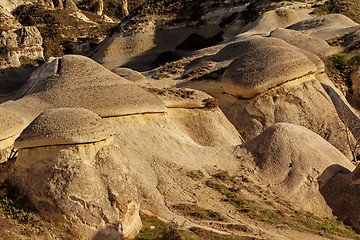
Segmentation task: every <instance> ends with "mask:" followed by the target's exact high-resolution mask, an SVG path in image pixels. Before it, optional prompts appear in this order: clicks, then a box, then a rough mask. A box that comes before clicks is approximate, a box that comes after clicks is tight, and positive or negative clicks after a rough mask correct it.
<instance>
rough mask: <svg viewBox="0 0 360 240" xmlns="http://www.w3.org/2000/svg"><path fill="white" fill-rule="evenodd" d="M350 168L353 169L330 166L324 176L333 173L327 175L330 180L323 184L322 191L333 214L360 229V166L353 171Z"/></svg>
mask: <svg viewBox="0 0 360 240" xmlns="http://www.w3.org/2000/svg"><path fill="white" fill-rule="evenodd" d="M349 170H352V169H346V168H343V167H341V166H339V165H336V164H334V165H331V166H329V167H328V168H327V169H326V170H325V171H324V172H323V174H322V177H324V176H327V175H329V173H331V174H330V176H328V177H327V178H328V181H327V182H325V183H324V184H322V185H321V187H320V192H321V194H322V195H323V197H324V199H325V200H326V203H327V204H328V205H329V206H330V207H331V209H332V210H333V214H334V215H335V216H337V217H338V218H340V219H341V220H343V221H344V223H346V224H349V225H351V226H352V227H353V228H355V229H356V230H357V231H359V230H360V219H359V214H358V212H359V210H360V204H359V200H360V199H359V194H360V188H359V182H360V172H359V167H357V168H356V169H355V170H354V171H353V172H351V171H349Z"/></svg>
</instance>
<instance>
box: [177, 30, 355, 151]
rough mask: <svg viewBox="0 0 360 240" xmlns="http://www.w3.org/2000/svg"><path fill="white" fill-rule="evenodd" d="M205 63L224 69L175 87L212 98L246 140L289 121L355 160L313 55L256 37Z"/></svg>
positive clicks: (348, 136)
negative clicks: (310, 131)
mask: <svg viewBox="0 0 360 240" xmlns="http://www.w3.org/2000/svg"><path fill="white" fill-rule="evenodd" d="M233 59H235V60H233ZM206 60H210V62H211V61H213V62H214V68H210V73H211V72H213V71H216V70H218V69H221V68H223V69H224V68H225V71H224V73H223V74H221V75H220V76H219V77H218V78H217V79H215V80H214V79H207V78H206V75H205V76H204V77H203V78H202V79H195V80H190V81H186V82H183V83H180V84H178V85H179V86H186V87H189V88H195V89H199V90H202V91H205V92H207V93H209V94H211V95H213V96H216V97H217V98H218V99H219V102H220V107H221V109H222V110H223V111H224V113H225V114H226V116H227V117H228V118H229V120H230V121H231V122H232V123H233V124H234V125H235V127H236V128H237V129H238V131H239V132H240V134H241V135H242V136H243V137H244V139H245V140H250V139H252V138H254V137H255V136H257V135H258V134H260V133H261V132H262V131H263V130H264V129H265V128H266V127H268V126H271V125H273V124H274V123H277V122H288V123H293V124H297V125H301V126H304V127H306V128H309V129H310V130H312V131H314V132H316V133H318V134H319V135H320V136H322V137H324V138H325V139H326V140H328V141H329V142H330V143H331V144H333V145H334V146H336V147H337V148H338V149H339V150H340V151H341V152H343V153H344V154H345V155H346V156H348V157H349V158H352V157H353V156H352V154H351V150H350V147H349V144H354V143H355V138H354V137H353V135H352V133H351V131H347V127H349V126H346V125H345V124H344V123H343V121H342V118H340V117H339V114H340V109H339V108H338V107H335V106H334V103H333V101H332V99H331V98H330V97H329V96H328V94H327V92H326V91H325V90H324V88H323V87H322V85H321V84H320V82H326V81H328V79H327V76H326V74H325V73H324V64H323V62H322V61H321V60H320V59H319V57H317V56H316V55H315V54H313V53H310V52H308V51H305V50H302V49H299V48H296V47H294V46H293V45H290V44H288V43H286V42H285V41H283V40H280V39H276V38H271V37H255V38H250V39H248V40H244V41H239V42H237V43H232V44H229V45H227V46H226V47H224V48H223V49H222V50H220V51H219V53H217V54H216V55H214V56H212V57H208V58H207V59H206ZM206 60H205V61H206ZM210 73H209V76H211V74H210ZM332 91H333V90H332ZM239 97H240V98H239ZM325 106H326V107H325ZM346 108H347V107H346Z"/></svg>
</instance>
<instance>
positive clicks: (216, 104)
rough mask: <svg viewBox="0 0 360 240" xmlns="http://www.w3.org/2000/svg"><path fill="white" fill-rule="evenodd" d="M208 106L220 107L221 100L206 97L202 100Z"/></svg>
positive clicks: (211, 107)
mask: <svg viewBox="0 0 360 240" xmlns="http://www.w3.org/2000/svg"><path fill="white" fill-rule="evenodd" d="M202 102H203V103H205V107H206V108H210V109H214V108H217V107H219V101H218V100H217V99H216V98H206V99H204V100H202Z"/></svg>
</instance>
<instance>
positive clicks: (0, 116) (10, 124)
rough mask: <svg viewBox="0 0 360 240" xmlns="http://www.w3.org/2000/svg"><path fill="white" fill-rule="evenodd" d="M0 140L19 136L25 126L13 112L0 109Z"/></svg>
mask: <svg viewBox="0 0 360 240" xmlns="http://www.w3.org/2000/svg"><path fill="white" fill-rule="evenodd" d="M0 123H1V129H0V140H4V139H7V138H9V137H12V136H14V135H17V134H19V133H20V132H21V131H22V129H24V127H25V126H26V125H25V124H26V123H25V122H24V120H23V119H22V118H21V117H20V116H18V115H16V114H14V113H13V112H11V111H9V110H6V109H5V108H0Z"/></svg>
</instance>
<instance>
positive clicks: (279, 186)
mask: <svg viewBox="0 0 360 240" xmlns="http://www.w3.org/2000/svg"><path fill="white" fill-rule="evenodd" d="M244 147H245V148H246V149H248V150H249V151H250V152H251V153H252V154H253V155H254V158H255V164H256V170H255V171H256V175H257V176H258V177H259V178H260V179H261V181H262V182H263V184H265V185H267V186H268V187H269V188H271V189H272V190H274V191H275V192H277V193H279V194H281V196H282V197H283V198H284V199H285V200H287V201H290V202H291V203H293V204H294V205H298V206H301V208H302V209H303V210H306V211H309V212H313V213H316V214H319V215H326V216H331V215H332V209H331V208H330V207H329V206H328V205H327V204H326V202H325V200H326V199H324V197H323V196H322V195H321V193H320V192H319V184H318V177H319V176H320V175H321V174H322V173H323V171H324V170H325V169H326V168H328V167H329V166H331V165H333V164H337V165H339V166H342V167H343V168H347V169H350V170H353V169H354V165H353V164H352V163H351V162H350V161H349V160H348V159H347V158H346V157H345V156H344V155H343V154H341V153H340V152H339V151H338V150H337V149H336V148H334V147H333V146H331V145H330V144H329V143H328V142H326V141H325V140H324V139H322V138H321V137H320V136H319V135H317V134H315V133H313V132H312V131H310V130H308V129H306V128H304V127H301V126H298V125H293V124H288V123H277V124H275V125H273V126H271V127H269V128H267V129H266V130H265V131H263V132H262V133H261V134H260V135H259V136H257V137H255V138H254V139H252V140H251V141H249V142H247V143H246V144H244ZM348 212H351V211H348Z"/></svg>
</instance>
